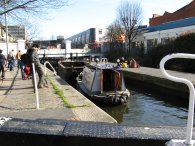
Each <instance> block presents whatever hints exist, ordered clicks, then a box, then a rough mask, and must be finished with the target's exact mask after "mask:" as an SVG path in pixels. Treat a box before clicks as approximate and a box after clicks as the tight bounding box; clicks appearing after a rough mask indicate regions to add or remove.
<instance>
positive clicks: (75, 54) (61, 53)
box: [38, 49, 106, 59]
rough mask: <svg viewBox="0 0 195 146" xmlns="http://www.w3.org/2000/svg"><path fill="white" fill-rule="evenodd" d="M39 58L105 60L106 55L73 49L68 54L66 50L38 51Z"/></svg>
mask: <svg viewBox="0 0 195 146" xmlns="http://www.w3.org/2000/svg"><path fill="white" fill-rule="evenodd" d="M38 54H39V57H40V58H42V57H48V58H50V57H63V58H66V59H68V58H85V57H99V58H103V57H104V56H105V55H106V53H99V52H92V51H90V52H87V51H86V50H84V49H71V51H69V52H66V49H50V50H48V49H47V50H46V49H41V50H39V51H38Z"/></svg>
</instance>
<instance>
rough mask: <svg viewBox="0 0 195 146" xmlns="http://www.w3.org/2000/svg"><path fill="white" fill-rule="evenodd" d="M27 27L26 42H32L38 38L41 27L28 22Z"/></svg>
mask: <svg viewBox="0 0 195 146" xmlns="http://www.w3.org/2000/svg"><path fill="white" fill-rule="evenodd" d="M25 26H26V40H28V41H32V40H33V39H35V38H37V36H38V34H39V27H38V26H37V25H36V24H31V23H30V22H27V23H26V24H25Z"/></svg>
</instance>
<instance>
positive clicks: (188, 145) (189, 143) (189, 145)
mask: <svg viewBox="0 0 195 146" xmlns="http://www.w3.org/2000/svg"><path fill="white" fill-rule="evenodd" d="M172 58H186V59H195V55H193V54H184V53H177V54H171V55H167V56H165V57H164V58H163V59H162V60H161V62H160V70H161V73H162V74H163V75H164V76H165V77H166V78H168V79H169V80H171V81H174V82H180V83H184V84H186V85H187V86H188V88H189V92H190V96H189V110H188V121H187V132H186V139H185V140H172V141H171V142H169V143H167V145H168V146H181V144H182V145H185V146H193V144H194V143H195V142H194V141H193V140H192V133H193V119H194V101H195V91H194V85H193V84H192V83H191V82H190V81H189V80H187V79H184V78H178V77H174V76H172V75H169V74H168V73H167V72H166V71H165V68H164V64H165V62H166V61H168V60H170V59H172Z"/></svg>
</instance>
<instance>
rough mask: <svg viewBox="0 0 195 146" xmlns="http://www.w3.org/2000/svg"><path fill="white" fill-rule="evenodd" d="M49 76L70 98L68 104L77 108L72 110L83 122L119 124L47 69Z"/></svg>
mask: <svg viewBox="0 0 195 146" xmlns="http://www.w3.org/2000/svg"><path fill="white" fill-rule="evenodd" d="M47 75H48V76H49V78H50V79H51V80H52V82H54V83H55V84H56V85H57V86H58V87H59V88H60V89H61V90H62V91H63V92H64V95H65V97H68V98H67V100H68V102H69V103H70V104H72V105H75V106H77V107H75V108H71V110H72V112H73V113H74V114H75V115H76V116H77V117H78V118H79V119H80V120H81V121H94V122H106V123H117V121H116V120H115V119H114V118H113V117H111V116H110V115H109V114H107V113H106V112H105V111H103V110H102V109H101V108H99V107H98V106H96V105H95V104H94V103H93V102H91V101H90V100H89V99H88V98H87V97H85V96H83V95H82V94H81V93H80V92H78V91H77V90H76V89H74V88H73V87H72V86H70V85H69V84H68V83H67V82H66V81H64V80H63V79H61V78H60V77H59V76H55V75H54V73H53V72H52V71H50V70H49V69H47Z"/></svg>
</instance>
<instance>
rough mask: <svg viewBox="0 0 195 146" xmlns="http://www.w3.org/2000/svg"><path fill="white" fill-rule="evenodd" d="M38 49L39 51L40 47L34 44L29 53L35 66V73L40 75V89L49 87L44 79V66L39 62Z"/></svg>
mask: <svg viewBox="0 0 195 146" xmlns="http://www.w3.org/2000/svg"><path fill="white" fill-rule="evenodd" d="M38 49H39V45H38V44H33V45H32V48H30V50H28V52H27V53H29V56H30V63H31V64H32V63H34V66H35V71H36V72H37V73H38V76H39V81H38V85H37V87H38V88H43V87H44V86H45V87H48V85H47V84H46V83H45V82H46V81H45V78H44V72H43V69H42V65H41V63H40V61H39V55H38V53H37V52H38Z"/></svg>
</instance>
